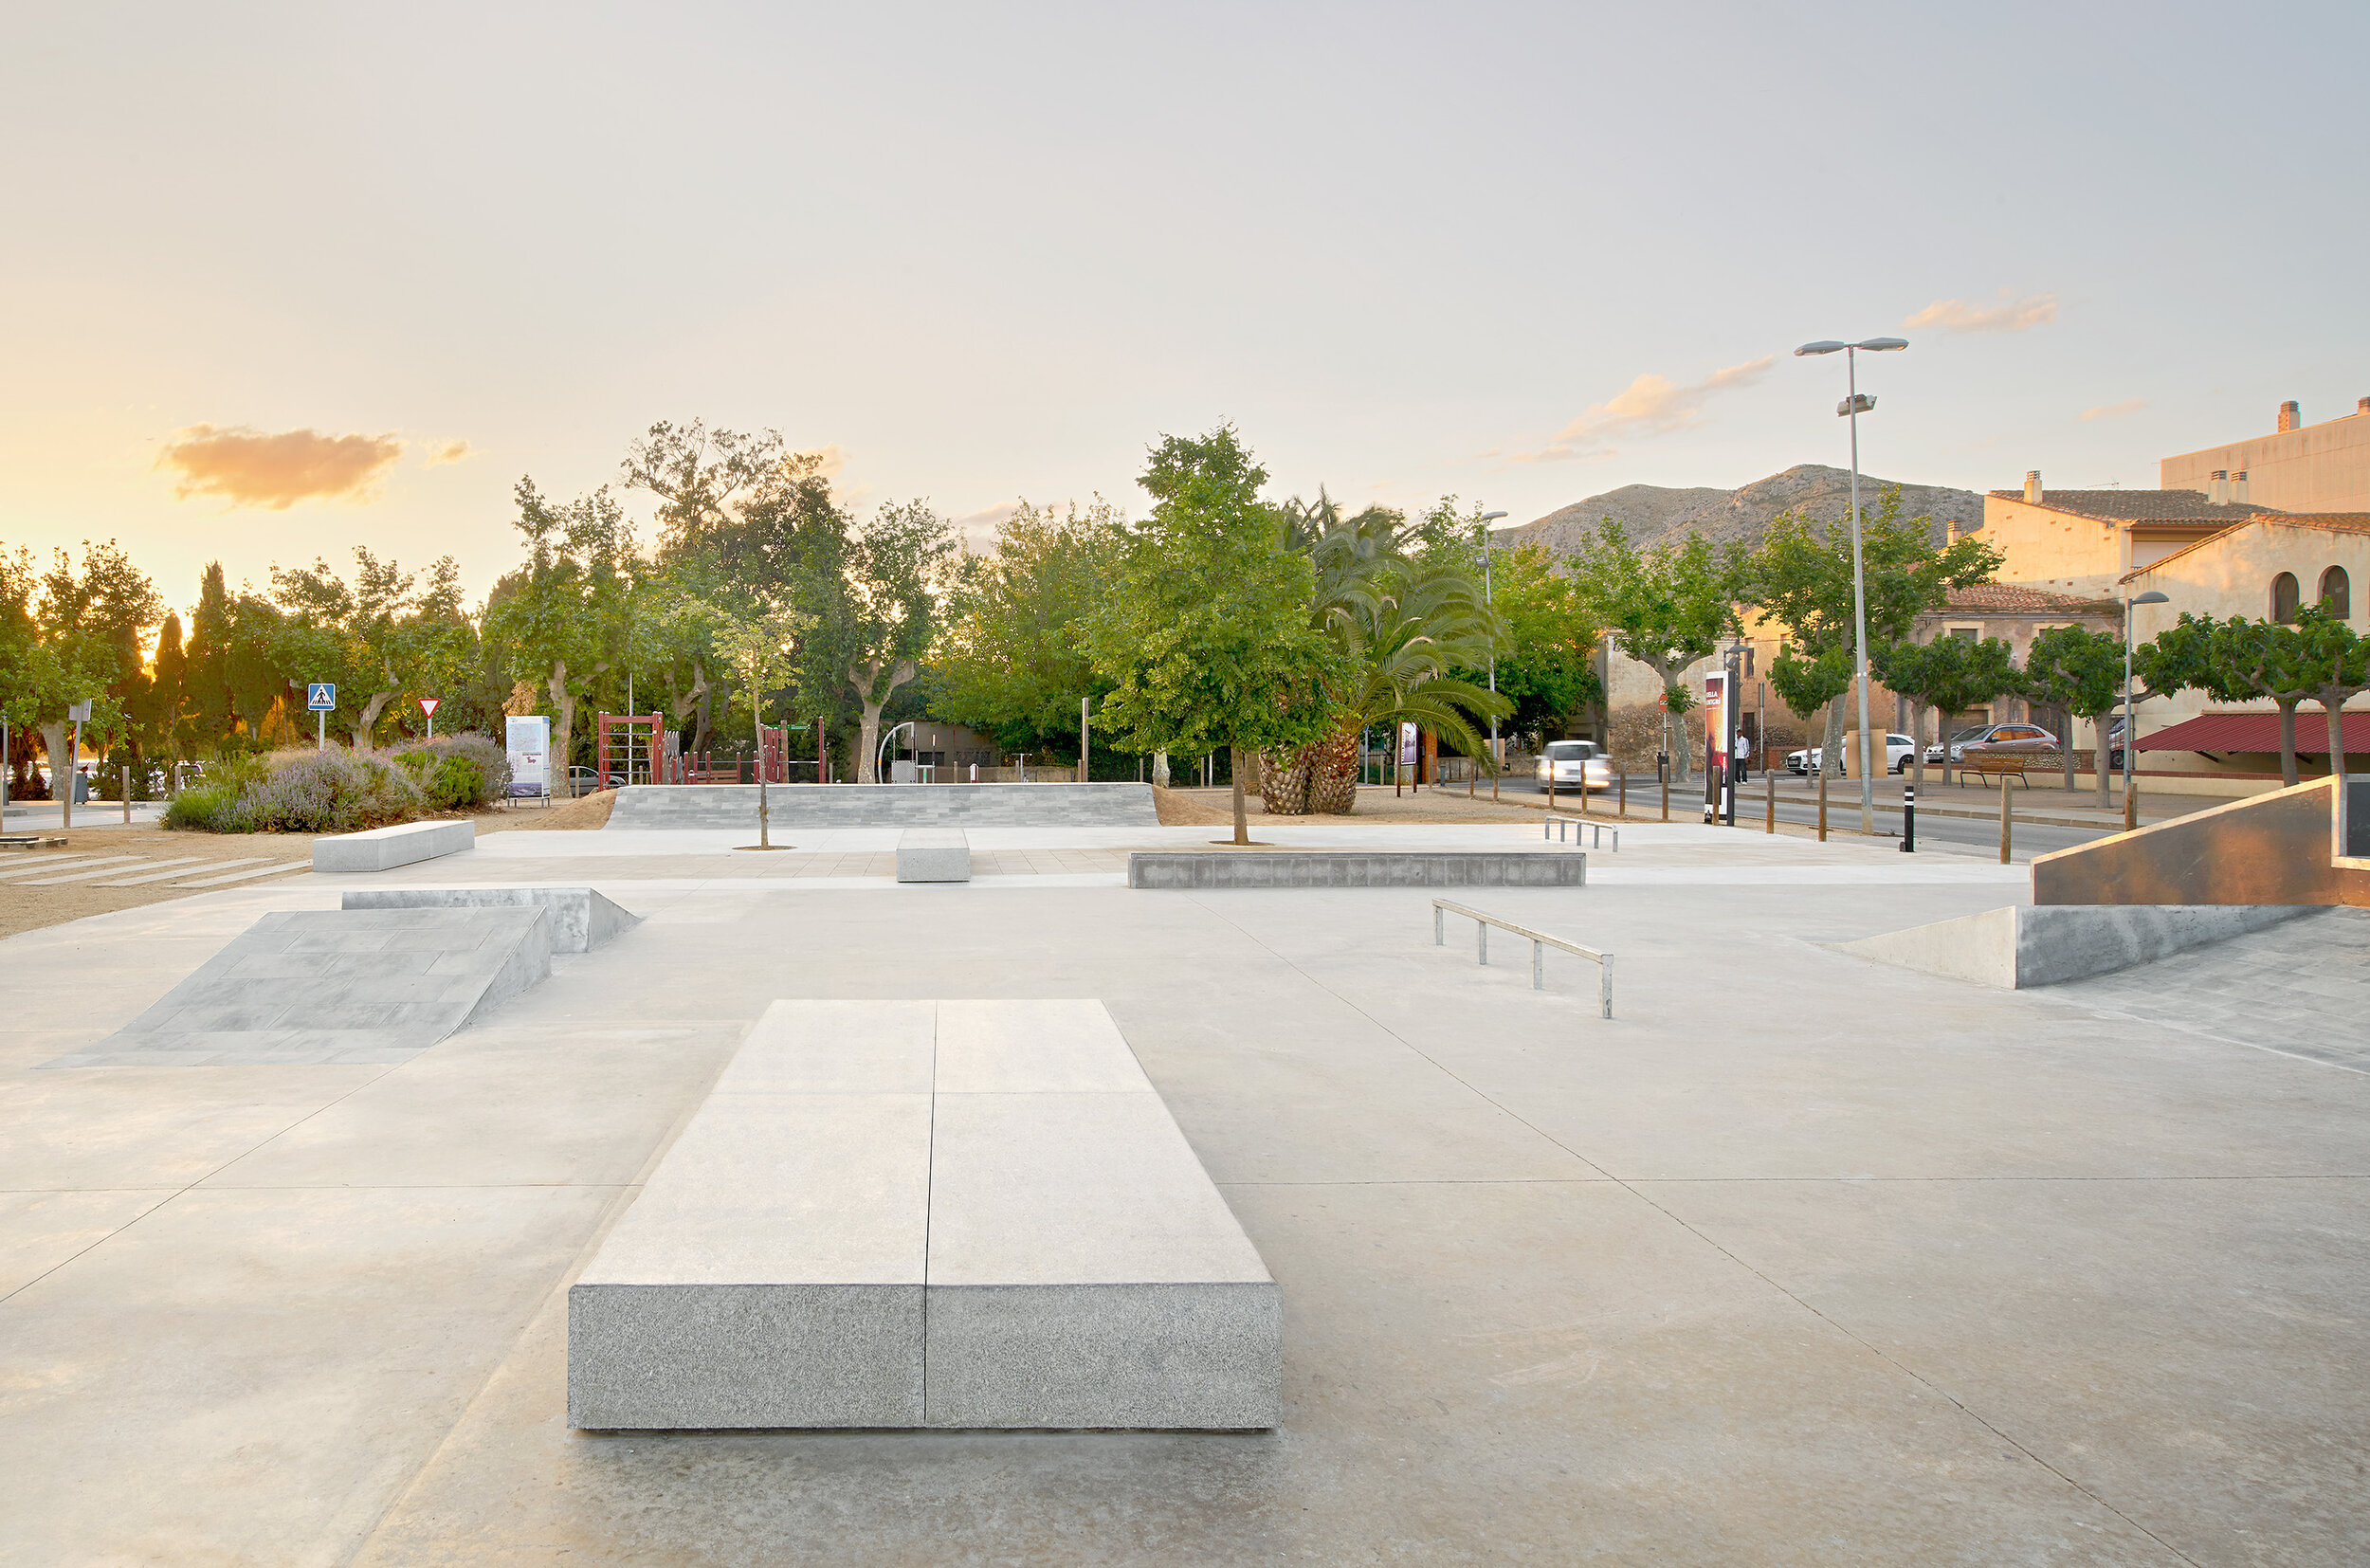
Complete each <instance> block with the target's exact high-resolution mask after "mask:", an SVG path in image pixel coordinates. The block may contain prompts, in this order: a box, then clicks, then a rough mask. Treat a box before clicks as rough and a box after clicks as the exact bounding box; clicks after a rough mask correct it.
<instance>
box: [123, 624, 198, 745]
mask: <svg viewBox="0 0 2370 1568" xmlns="http://www.w3.org/2000/svg"><path fill="white" fill-rule="evenodd" d="M189 665H190V661H189V653H188V650H187V649H186V648H184V647H182V643H181V616H180V612H179V611H171V612H168V613H167V614H166V616H165V624H164V626H163V628H162V629H160V630H159V631H158V632H157V633H156V657H155V665H154V672H153V674H152V676H151V678H150V682H149V688H148V699H147V702H145V703H144V704H143V707H142V711H141V712H140V713H138V714H137V715H136V716H135V718H136V719H137V722H138V723H139V726H140V727H141V729H142V730H144V731H145V732H146V733H147V735H148V737H149V739H150V743H151V745H153V746H154V748H155V751H156V752H157V753H158V754H159V755H161V756H162V757H164V758H165V760H166V763H167V766H168V768H170V766H171V765H172V764H173V763H174V762H177V761H179V760H181V759H182V758H183V757H188V756H189V755H190V746H191V740H192V739H193V738H194V737H192V736H191V733H190V724H189V697H188V690H187V683H188V678H189Z"/></svg>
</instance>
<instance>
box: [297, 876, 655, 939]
mask: <svg viewBox="0 0 2370 1568" xmlns="http://www.w3.org/2000/svg"><path fill="white" fill-rule="evenodd" d="M340 902H341V903H342V906H343V907H345V908H347V909H471V908H492V907H498V906H510V905H522V904H539V905H541V906H542V908H543V909H545V910H546V911H548V912H549V914H550V916H551V927H552V951H553V952H555V953H589V952H591V951H592V950H593V949H594V948H596V947H598V946H600V945H601V944H602V943H604V942H606V941H608V940H610V939H611V938H613V937H615V936H617V935H618V934H619V933H621V932H624V931H629V930H631V929H632V928H633V927H634V926H637V925H639V924H641V923H642V917H641V916H639V915H636V914H633V913H632V912H630V911H629V910H625V909H621V908H619V907H618V906H617V905H616V904H614V903H611V902H610V901H609V900H608V899H606V898H604V897H603V896H602V895H601V894H599V893H597V892H595V891H594V890H593V889H592V888H590V887H368V888H353V889H350V890H348V891H347V892H346V893H345V894H344V895H343V897H342V899H341V901H340Z"/></svg>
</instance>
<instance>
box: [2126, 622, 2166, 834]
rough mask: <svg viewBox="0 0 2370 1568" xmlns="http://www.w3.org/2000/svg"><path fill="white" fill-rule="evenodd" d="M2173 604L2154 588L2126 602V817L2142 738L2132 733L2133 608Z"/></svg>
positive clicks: (2128, 812)
mask: <svg viewBox="0 0 2370 1568" xmlns="http://www.w3.org/2000/svg"><path fill="white" fill-rule="evenodd" d="M2172 602H2173V601H2172V600H2170V599H2168V598H2166V597H2165V596H2164V595H2163V594H2161V593H2158V592H2157V591H2156V590H2155V589H2153V588H2151V589H2149V590H2148V591H2147V592H2146V593H2141V594H2136V595H2134V596H2133V597H2131V598H2128V599H2125V600H2124V806H2125V807H2126V811H2125V812H2124V814H2125V815H2129V814H2131V813H2130V811H2128V807H2129V805H2130V802H2131V763H2132V754H2133V753H2134V752H2136V751H2138V750H2139V749H2140V748H2139V747H2138V746H2136V745H2134V744H2132V742H2133V741H2135V740H2137V739H2139V737H2138V736H2136V735H2134V734H2133V733H2132V731H2131V607H2132V606H2133V605H2137V604H2171V603H2172Z"/></svg>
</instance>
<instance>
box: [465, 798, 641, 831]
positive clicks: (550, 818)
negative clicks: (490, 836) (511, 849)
mask: <svg viewBox="0 0 2370 1568" xmlns="http://www.w3.org/2000/svg"><path fill="white" fill-rule="evenodd" d="M616 804H617V792H616V791H614V790H603V791H602V792H601V793H598V794H589V795H586V796H585V797H584V798H583V799H581V800H563V801H558V802H556V803H555V804H553V805H550V806H514V807H511V808H509V809H507V810H505V811H489V812H487V813H485V814H484V815H483V816H481V817H479V818H478V819H477V830H478V831H479V832H481V833H576V832H587V831H590V830H593V829H598V828H606V827H608V826H609V813H610V809H611V807H613V806H615V805H616Z"/></svg>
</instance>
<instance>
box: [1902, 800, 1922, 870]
mask: <svg viewBox="0 0 2370 1568" xmlns="http://www.w3.org/2000/svg"><path fill="white" fill-rule="evenodd" d="M1917 851H1918V789H1917V786H1916V785H1914V784H1904V785H1903V786H1902V787H1901V852H1902V853H1903V854H1905V855H1914V854H1916V853H1917Z"/></svg>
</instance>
